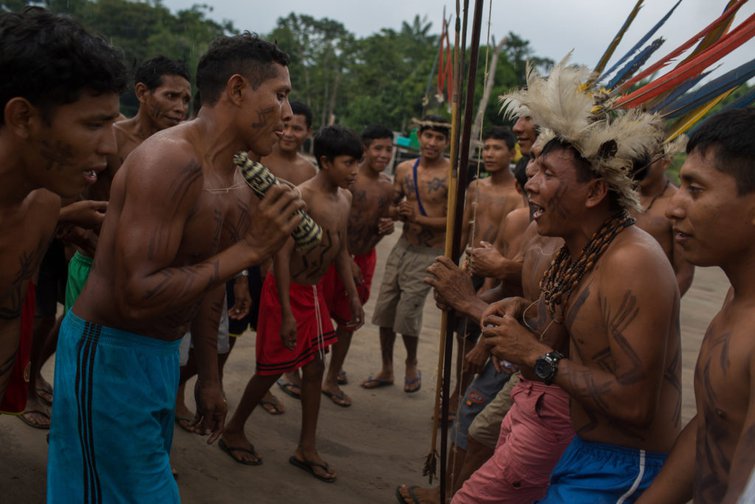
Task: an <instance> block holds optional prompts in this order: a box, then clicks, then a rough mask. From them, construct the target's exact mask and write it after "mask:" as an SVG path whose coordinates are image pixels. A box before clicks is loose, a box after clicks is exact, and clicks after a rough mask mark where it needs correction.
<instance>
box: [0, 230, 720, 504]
mask: <svg viewBox="0 0 755 504" xmlns="http://www.w3.org/2000/svg"><path fill="white" fill-rule="evenodd" d="M397 237H398V232H397V233H395V234H394V235H392V236H389V237H388V238H386V239H385V240H383V242H381V244H380V245H379V247H378V258H379V259H378V269H377V272H376V275H375V281H374V284H373V289H372V297H371V299H370V301H369V302H368V303H367V305H366V307H365V311H366V313H367V315H368V317H367V320H368V322H369V320H370V317H371V314H372V309H373V307H374V302H375V298H376V297H377V292H378V289H379V286H380V280H381V278H382V272H383V264H384V262H385V258H386V257H387V255H388V252H389V250H390V248H391V246H392V245H393V243H394V242H395V240H396V239H397ZM727 288H728V282H727V280H726V278H725V276H724V275H723V273H722V272H721V271H720V270H719V269H715V268H708V269H699V268H698V270H697V272H696V275H695V281H694V283H693V285H692V288H691V289H690V291H689V292H688V293H687V295H686V296H685V297H684V299H683V300H682V337H683V346H684V355H683V359H684V362H683V374H682V381H683V384H684V406H683V411H682V413H683V419H684V421H685V422H686V421H687V420H688V419H689V418H690V417H691V416H692V414H693V411H694V395H693V391H692V372H693V368H694V365H695V360H696V357H697V352H698V349H699V347H700V342H701V340H702V337H703V334H704V332H705V328H706V327H707V325H708V322H709V321H710V320H711V318H712V317H713V315H714V314H715V313H716V311H717V310H718V309H719V307H720V306H721V303H722V301H723V298H724V295H725V293H726V290H727ZM439 323H440V315H439V311H438V310H437V309H436V308H435V306H434V305H433V304H432V302H431V300H428V302H427V303H426V305H425V318H424V329H423V331H422V336H421V342H420V347H419V360H420V369H421V370H422V371H423V384H422V390H421V391H420V392H418V393H416V394H412V395H409V394H405V393H404V392H403V387H402V386H401V385H400V382H401V378H402V377H403V372H404V366H403V360H404V357H405V352H404V349H403V345H402V344H401V343H400V340H399V341H398V342H397V346H396V352H395V359H396V362H397V365H396V376H397V385H396V386H393V387H386V388H383V389H378V390H373V391H368V390H364V389H362V388H361V387H359V385H358V384H359V383H360V382H361V381H362V380H364V379H365V378H367V376H368V375H369V374H370V373H374V372H376V371H377V370H378V369H379V363H380V347H379V341H378V331H377V328H376V327H374V326H372V325H371V324H369V323H368V324H367V325H366V326H365V327H364V328H362V329H361V330H360V331H359V332H358V333H356V335H355V337H354V340H353V344H352V349H351V352H350V354H349V356H348V358H347V361H346V365H345V369H346V371H347V372H348V376H349V380H350V384H349V385H347V386H346V387H345V390H346V392H347V393H348V394H349V395H350V396H351V397H352V399H353V401H354V404H353V406H352V407H351V408H341V407H339V406H336V405H335V404H333V403H332V402H331V401H330V400H328V399H327V398H325V397H323V402H322V408H321V412H320V422H319V430H318V435H319V451H320V453H321V455H322V456H323V457H324V458H325V459H326V460H327V461H328V462H329V463H330V464H331V465H332V466H333V467H334V468H335V469H336V470H337V472H338V481H337V482H336V483H335V484H327V483H322V482H320V481H317V480H315V479H314V478H312V477H311V476H308V475H307V474H305V473H304V472H303V471H301V470H299V469H296V468H295V467H293V466H291V465H290V464H289V463H288V458H289V456H290V455H291V454H292V453H293V450H294V448H295V447H296V442H297V439H298V434H299V422H300V405H299V404H298V401H295V400H293V399H291V398H289V397H288V396H285V395H283V394H282V393H281V392H280V391H276V392H275V393H276V395H277V396H279V397H280V398H281V399H282V401H283V402H284V404H285V406H286V408H288V411H287V412H286V413H285V414H284V415H281V416H271V415H269V414H267V413H265V412H264V411H262V410H258V411H255V412H254V413H253V414H252V416H251V418H250V420H249V422H248V423H247V427H246V432H247V434H248V436H250V438H251V440H252V442H253V443H254V444H255V446H256V448H257V450H258V451H259V453H260V455H261V456H262V457H263V458H264V464H263V465H262V466H259V467H247V466H243V465H240V464H236V463H234V462H233V461H231V459H229V458H228V456H226V455H225V454H224V453H223V452H221V451H220V450H219V449H218V448H217V446H208V445H207V444H206V443H205V441H204V440H203V439H202V438H201V437H198V436H194V435H191V434H188V433H186V432H184V431H182V430H181V429H178V428H176V433H175V437H174V443H173V464H174V466H175V467H176V469H177V470H178V473H179V480H178V483H179V488H180V491H181V497H182V500H183V502H184V503H186V504H205V503H208V504H209V503H213V504H214V503H218V504H220V503H234V502H254V503H259V504H265V503H278V502H289V503H299V502H302V503H313V504H319V503H342V504H347V503H348V504H354V503H365V504H366V503H390V502H395V498H394V496H393V493H394V489H395V487H396V486H397V485H399V484H401V483H410V484H426V482H427V481H426V479H424V478H423V477H422V465H423V461H424V458H425V456H426V455H427V453H428V451H429V448H430V431H431V427H432V422H431V414H432V408H433V401H434V390H435V377H436V371H435V368H436V363H437V354H438V343H437V342H438V334H439ZM253 363H254V335H253V334H251V333H247V334H245V335H244V336H243V337H242V338H240V340H239V341H238V344H237V345H236V347H235V348H234V349H233V353H232V354H231V356H230V358H229V361H228V364H227V366H226V373H225V375H226V379H225V388H226V394H227V396H228V403H229V408H230V409H231V411H232V410H233V409H234V408H235V406H236V403H237V401H238V399H239V398H240V396H241V393H242V391H243V388H244V386H245V385H246V382H247V380H248V378H249V377H250V376H251V374H252V370H253ZM53 365H54V363H52V362H51V363H49V364H48V365H47V366H46V368H45V369H44V374H45V376H46V377H47V378H48V379H50V381H52V370H53ZM275 389H276V390H277V387H275ZM188 390H190V389H188ZM188 395H189V394H187V396H188ZM45 433H46V431H40V430H35V429H32V428H30V427H27V426H26V425H24V424H23V423H22V422H20V421H19V420H18V419H16V418H13V417H11V416H0V446H2V455H1V456H0V502H9V503H10V502H13V503H16V502H17V503H30V504H32V503H41V502H44V496H45V465H46V462H47V456H46V443H45ZM126 442H127V441H126Z"/></svg>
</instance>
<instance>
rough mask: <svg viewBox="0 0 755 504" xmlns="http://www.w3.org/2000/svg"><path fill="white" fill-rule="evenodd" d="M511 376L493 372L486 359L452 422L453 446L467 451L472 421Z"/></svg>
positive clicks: (468, 388) (490, 362)
mask: <svg viewBox="0 0 755 504" xmlns="http://www.w3.org/2000/svg"><path fill="white" fill-rule="evenodd" d="M509 378H511V375H510V374H509V373H505V372H504V373H499V372H497V371H496V370H495V366H494V365H493V361H492V360H490V359H488V362H487V363H485V367H484V368H482V373H480V374H478V375H477V376H476V377H475V379H474V380H473V381H472V383H470V384H469V387H467V391H466V392H465V393H464V397H463V398H462V400H461V401H460V403H459V411H458V412H457V413H456V420H455V421H454V430H453V433H454V444H456V446H458V447H459V448H461V449H462V450H466V449H467V434H468V433H469V426H470V425H472V420H474V419H475V417H476V416H477V414H478V413H479V412H480V411H482V410H483V408H485V406H487V405H488V403H490V401H492V400H493V398H494V397H495V396H496V395H497V394H498V392H499V391H500V390H501V389H502V388H503V386H504V385H506V382H507V381H509Z"/></svg>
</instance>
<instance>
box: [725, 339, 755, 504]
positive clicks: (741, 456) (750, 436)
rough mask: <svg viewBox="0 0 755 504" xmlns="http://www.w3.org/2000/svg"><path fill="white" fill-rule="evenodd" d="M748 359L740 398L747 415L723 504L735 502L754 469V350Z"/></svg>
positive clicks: (735, 450)
mask: <svg viewBox="0 0 755 504" xmlns="http://www.w3.org/2000/svg"><path fill="white" fill-rule="evenodd" d="M748 336H750V335H749V334H748ZM748 361H749V362H748V369H747V371H748V373H747V374H748V376H749V378H750V383H749V386H748V387H742V388H744V389H747V390H748V392H749V394H748V396H747V397H746V398H745V397H742V398H741V400H742V401H743V402H746V404H747V415H746V416H745V420H744V423H743V424H742V430H741V431H740V433H739V439H738V440H737V446H736V448H735V449H734V456H733V457H732V459H731V466H730V468H729V487H728V490H727V492H726V497H724V500H723V502H724V503H725V504H734V503H735V502H737V498H738V497H739V496H740V495H742V493H743V492H744V490H745V487H747V482H748V481H749V479H750V475H751V474H752V472H753V469H755V449H754V447H755V352H752V353H751V354H750V358H749V359H748Z"/></svg>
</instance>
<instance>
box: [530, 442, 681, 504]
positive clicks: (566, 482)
mask: <svg viewBox="0 0 755 504" xmlns="http://www.w3.org/2000/svg"><path fill="white" fill-rule="evenodd" d="M667 455H668V454H666V453H658V452H647V451H645V450H637V449H633V448H624V447H623V446H617V445H610V444H606V443H595V442H592V441H584V440H582V439H580V437H579V436H574V439H573V440H572V442H571V443H570V444H569V446H567V447H566V451H564V454H563V455H562V456H561V460H559V461H558V464H556V467H555V469H553V473H552V474H551V481H550V487H548V493H547V494H546V495H545V498H544V499H542V500H540V501H538V502H539V503H540V504H553V503H564V502H590V503H594V504H603V503H606V504H608V503H609V502H610V503H617V504H622V503H629V502H634V501H635V500H636V499H637V498H638V497H639V496H640V495H641V494H642V492H644V491H645V490H647V488H648V487H649V486H650V484H651V483H652V482H653V480H654V479H655V477H656V475H657V474H658V473H659V472H660V470H661V467H662V466H663V462H664V461H665V460H666V457H667Z"/></svg>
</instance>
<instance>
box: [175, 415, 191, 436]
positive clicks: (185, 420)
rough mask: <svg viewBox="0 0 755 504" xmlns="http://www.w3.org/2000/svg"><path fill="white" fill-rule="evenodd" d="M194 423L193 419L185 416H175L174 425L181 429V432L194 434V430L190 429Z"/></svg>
mask: <svg viewBox="0 0 755 504" xmlns="http://www.w3.org/2000/svg"><path fill="white" fill-rule="evenodd" d="M193 423H194V418H193V417H185V416H176V425H178V426H179V427H181V428H182V429H183V430H185V431H186V432H189V433H192V434H193V433H194V429H193V428H192V426H191V424H193Z"/></svg>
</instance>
